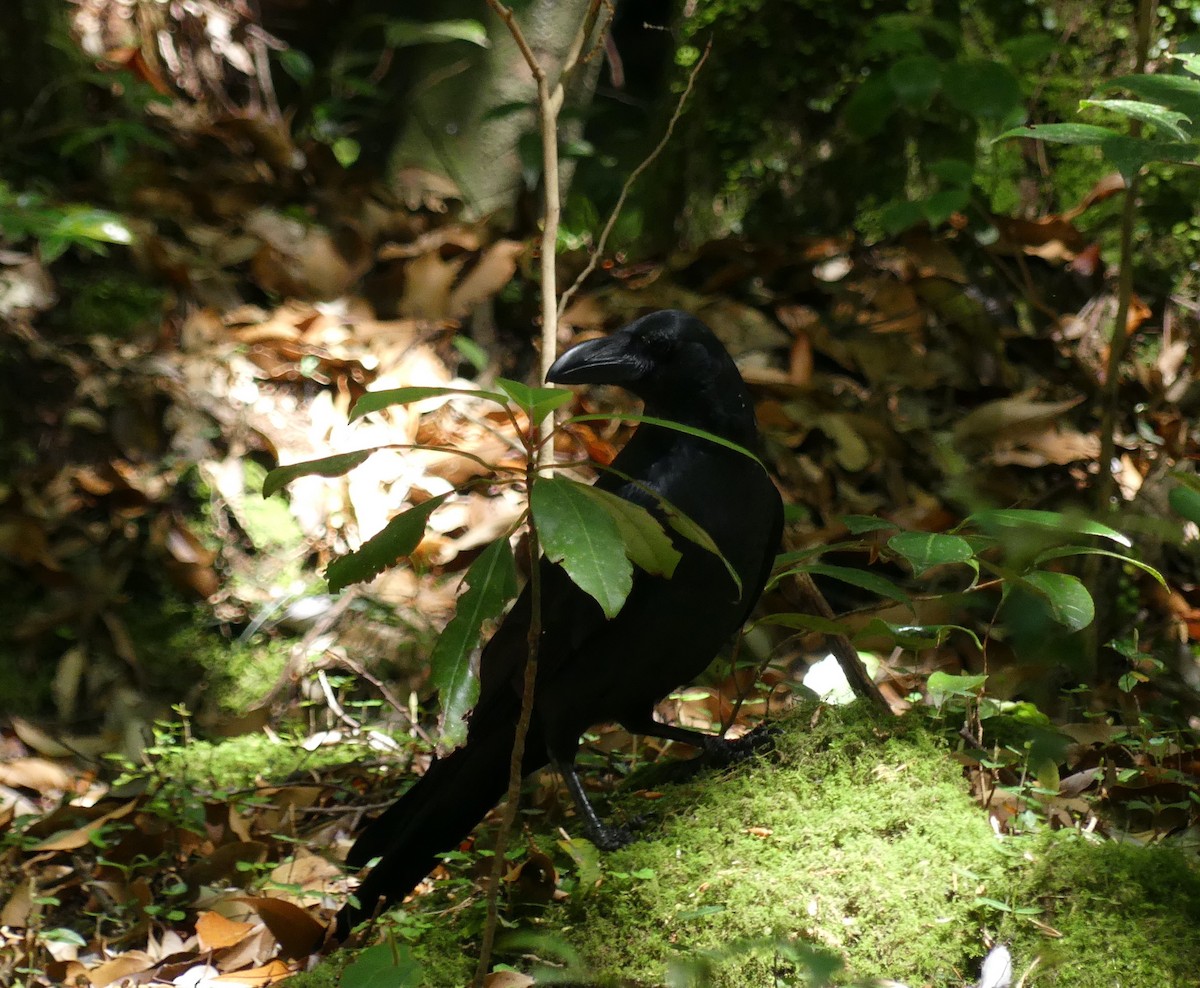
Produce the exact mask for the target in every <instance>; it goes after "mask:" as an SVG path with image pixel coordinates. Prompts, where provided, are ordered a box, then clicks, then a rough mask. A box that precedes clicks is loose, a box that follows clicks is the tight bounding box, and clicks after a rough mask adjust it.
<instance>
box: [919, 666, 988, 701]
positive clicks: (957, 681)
mask: <svg viewBox="0 0 1200 988" xmlns="http://www.w3.org/2000/svg"><path fill="white" fill-rule="evenodd" d="M986 682H987V676H986V675H983V676H952V675H951V674H950V673H948V672H931V673H930V674H929V679H928V680H927V681H926V683H925V690H926V692H927V693H928V694H929V698H930V699H931V700H932V701H933V702H934V705H935V706H939V707H940V706H941V705H942V704H943V703H945V702H946V697H949V696H962V697H969V698H971V699H974V698H975V697H977V696H979V693H980V691H981V690H982V688H983V684H984V683H986Z"/></svg>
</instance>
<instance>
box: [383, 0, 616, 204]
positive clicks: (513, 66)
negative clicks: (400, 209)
mask: <svg viewBox="0 0 1200 988" xmlns="http://www.w3.org/2000/svg"><path fill="white" fill-rule="evenodd" d="M588 3H589V0H533V2H532V3H529V4H528V5H526V6H524V7H523V9H521V10H519V11H518V13H517V22H518V24H519V25H520V27H521V30H522V32H523V33H524V35H525V38H526V40H527V41H528V42H529V46H530V48H531V49H532V50H533V53H534V54H535V55H536V56H537V57H538V58H539V60H540V61H541V63H542V65H543V66H545V68H546V71H547V74H548V75H549V78H550V82H551V86H553V85H554V84H555V82H556V81H557V78H558V74H559V72H560V71H561V69H562V62H563V59H564V57H565V56H566V53H567V50H568V49H569V48H570V45H571V41H572V40H573V39H574V37H575V34H576V32H577V31H578V30H579V26H580V24H581V23H582V22H583V17H584V13H585V11H586V10H587V8H588ZM448 6H450V7H452V12H447V13H446V14H445V15H444V16H446V17H447V18H451V17H471V18H476V19H479V20H481V21H482V22H483V23H484V25H485V26H486V27H487V31H488V37H489V39H490V40H491V46H490V47H489V48H487V49H472V50H470V51H468V50H465V49H466V46H465V45H463V44H460V43H447V44H440V45H433V46H427V48H426V50H425V54H423V56H422V59H421V63H420V65H419V70H418V72H417V78H418V80H419V81H418V82H417V83H416V85H415V87H414V91H413V93H412V95H411V97H410V102H409V105H408V106H407V107H405V118H406V122H405V125H404V129H403V131H402V132H401V134H400V137H399V139H398V140H397V142H396V145H395V147H394V148H393V150H392V154H391V160H390V162H389V168H388V178H389V185H390V186H391V188H392V189H393V190H394V191H396V192H397V193H399V194H401V195H402V196H404V197H405V198H411V197H412V196H413V194H414V192H419V191H421V188H422V186H423V184H424V183H426V182H429V181H430V180H431V179H433V181H434V182H435V183H436V179H442V180H449V181H450V182H451V183H453V185H455V186H456V187H457V188H458V190H459V195H460V197H461V198H462V200H463V203H464V211H465V213H466V215H467V216H468V217H469V218H473V219H474V218H480V217H483V216H489V215H491V216H495V217H496V218H498V219H499V220H501V222H505V221H507V219H508V218H509V216H510V214H511V211H512V208H513V206H514V204H515V202H516V198H517V195H518V194H519V192H520V191H521V187H522V184H523V179H524V175H525V166H524V165H523V163H522V157H521V154H520V150H519V148H520V144H521V141H522V139H523V138H524V139H526V140H528V141H530V142H532V143H531V147H532V148H533V149H535V150H534V154H533V157H532V161H537V160H539V159H540V154H539V153H538V152H537V151H536V148H537V144H536V140H537V129H538V123H537V113H536V111H535V109H534V107H535V103H536V99H537V85H536V83H535V82H534V79H533V75H532V74H531V72H530V70H529V66H528V65H527V64H526V62H525V59H524V57H523V56H522V55H521V52H520V51H519V50H518V48H517V45H516V43H515V42H514V41H513V38H512V35H511V34H510V33H509V30H508V28H507V27H506V26H505V24H504V23H503V21H501V20H500V18H499V17H497V16H496V15H495V14H494V13H492V11H491V10H490V8H485V6H484V3H483V0H467V2H465V3H464V2H456V3H454V4H451V5H448ZM599 64H600V59H599V58H592V59H591V60H590V61H589V62H588V63H587V64H586V65H581V66H580V67H579V70H578V75H579V78H578V79H577V80H576V81H575V83H574V84H573V85H572V89H571V92H570V93H569V101H568V102H569V104H570V105H575V106H578V105H580V103H583V102H586V101H587V99H589V98H590V96H591V91H592V88H593V86H594V84H595V78H596V74H597V71H598V68H599ZM521 107H527V109H523V108H521ZM501 108H511V109H509V110H508V112H503V110H501ZM498 110H500V112H494V111H498ZM526 135H529V136H528V137H526ZM535 167H536V166H535ZM422 172H423V173H431V175H423V174H421V173H422Z"/></svg>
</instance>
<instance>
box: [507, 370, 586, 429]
mask: <svg viewBox="0 0 1200 988" xmlns="http://www.w3.org/2000/svg"><path fill="white" fill-rule="evenodd" d="M496 387H498V388H499V389H500V390H501V391H503V392H504V393H505V394H506V395H508V397H509V398H510V399H512V402H513V404H514V405H516V406H517V407H518V408H520V409H521V411H523V412H524V413H525V414H526V415H528V416H529V420H530V421H531V422H532V423H533V424H534V425H539V424H541V421H542V419H544V418H545V417H546V416H547V415H549V414H550V413H551V412H552V411H554V409H556V408H558V407H559V406H560V405H565V404H566V403H567V402H568V401H570V400H571V399H572V398H573V397H574V392H571V391H567V390H566V389H565V388H531V387H530V386H529V385H528V384H522V383H521V382H520V381H508V380H505V379H504V378H500V380H498V381H497V382H496Z"/></svg>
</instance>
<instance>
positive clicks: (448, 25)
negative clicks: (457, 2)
mask: <svg viewBox="0 0 1200 988" xmlns="http://www.w3.org/2000/svg"><path fill="white" fill-rule="evenodd" d="M386 37H387V43H388V45H389V46H390V47H392V48H406V47H409V46H411V45H428V44H441V43H444V42H447V41H468V42H470V43H471V44H473V45H478V46H479V47H480V48H490V47H491V45H492V43H491V41H489V40H488V36H487V29H486V28H484V26H483V25H482V24H480V23H479V21H472V20H457V21H428V22H426V21H407V20H402V19H400V18H389V20H388V22H387V31H386Z"/></svg>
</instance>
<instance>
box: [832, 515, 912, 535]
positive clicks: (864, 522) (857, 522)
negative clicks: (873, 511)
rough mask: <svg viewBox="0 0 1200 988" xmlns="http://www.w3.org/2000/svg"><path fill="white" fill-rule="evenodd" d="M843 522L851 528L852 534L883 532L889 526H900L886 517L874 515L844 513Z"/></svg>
mask: <svg viewBox="0 0 1200 988" xmlns="http://www.w3.org/2000/svg"><path fill="white" fill-rule="evenodd" d="M840 521H841V523H842V524H843V525H845V526H846V528H848V529H849V530H850V534H851V535H862V534H863V532H881V531H883V530H884V529H887V528H898V527H899V526H898V525H897V524H896V523H895V522H892V521H888V520H887V519H886V518H876V517H875V516H874V515H842V516H841V519H840Z"/></svg>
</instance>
